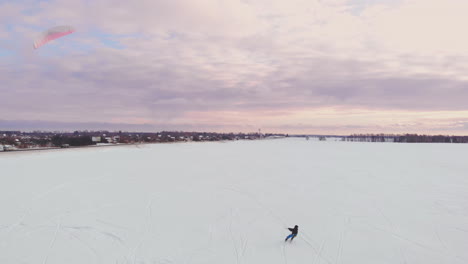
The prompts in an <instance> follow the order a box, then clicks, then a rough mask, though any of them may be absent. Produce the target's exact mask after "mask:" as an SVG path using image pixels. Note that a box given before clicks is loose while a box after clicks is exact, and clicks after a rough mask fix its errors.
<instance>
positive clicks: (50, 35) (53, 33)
mask: <svg viewBox="0 0 468 264" xmlns="http://www.w3.org/2000/svg"><path fill="white" fill-rule="evenodd" d="M73 32H75V29H74V28H73V27H70V26H58V27H53V28H50V29H48V30H47V31H44V32H43V33H42V34H41V35H40V36H39V37H38V38H37V39H36V40H35V41H34V48H35V49H37V48H39V47H40V46H42V45H44V44H46V43H47V42H49V41H52V40H54V39H57V38H60V37H63V36H65V35H68V34H71V33H73Z"/></svg>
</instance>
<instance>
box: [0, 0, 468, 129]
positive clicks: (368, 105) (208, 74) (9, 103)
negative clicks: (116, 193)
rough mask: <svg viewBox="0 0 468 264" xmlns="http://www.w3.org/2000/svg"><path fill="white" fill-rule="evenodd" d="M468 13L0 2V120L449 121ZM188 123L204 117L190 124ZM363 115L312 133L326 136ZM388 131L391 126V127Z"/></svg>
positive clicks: (298, 5)
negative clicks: (330, 112) (332, 112)
mask: <svg viewBox="0 0 468 264" xmlns="http://www.w3.org/2000/svg"><path fill="white" fill-rule="evenodd" d="M467 5H468V4H466V3H465V2H464V1H461V0H450V1H447V2H441V1H436V0H426V1H421V0H406V1H397V2H391V1H386V2H385V4H373V5H370V4H368V5H362V6H360V8H359V11H356V9H355V7H354V6H353V4H352V2H349V1H344V0H335V1H318V0H317V1H312V0H308V1H302V0H293V1H289V2H286V1H279V0H269V1H266V0H255V1H254V0H245V1H240V0H239V1H237V0H229V1H222V2H220V1H215V0H196V1H188V2H187V1H178V0H177V1H169V2H167V1H137V2H128V1H117V2H116V1H110V0H96V1H78V0H64V1H54V0H51V1H45V2H36V1H25V2H22V1H17V2H15V3H14V4H12V3H8V4H5V3H4V4H0V10H2V11H0V22H2V24H3V25H4V26H3V27H1V28H0V47H3V48H4V49H5V50H7V51H8V52H9V53H8V54H13V55H9V56H4V57H1V58H2V60H1V61H0V70H1V76H0V80H1V82H2V86H1V87H0V93H1V94H2V97H3V98H8V100H4V102H2V104H0V112H1V113H2V117H3V118H5V117H7V118H8V119H17V120H48V121H54V122H69V121H70V120H75V121H76V122H85V123H86V122H96V123H100V122H110V123H130V124H131V123H134V121H136V120H145V122H147V123H148V124H167V125H173V126H177V125H178V124H189V125H195V126H199V125H200V124H202V125H200V126H204V127H209V126H211V127H213V126H214V125H213V124H214V123H218V122H220V119H219V118H220V117H219V116H218V114H219V113H227V112H228V113H237V116H242V117H243V118H245V119H242V118H240V119H239V118H236V117H235V116H236V114H232V115H231V114H229V115H228V116H229V117H230V118H231V119H226V118H223V119H222V123H223V124H224V126H225V127H229V128H233V129H234V128H235V127H236V126H237V127H238V128H239V127H241V126H242V125H243V124H244V123H245V125H247V126H250V125H252V124H257V123H259V122H261V120H264V119H265V118H266V119H268V123H265V124H264V125H265V126H267V125H268V126H271V127H274V126H275V125H276V126H277V127H282V128H284V129H286V128H287V127H288V126H289V128H290V129H292V125H291V124H286V123H285V122H284V120H287V119H288V118H290V119H296V117H295V115H296V116H297V113H299V112H300V113H302V114H301V115H300V116H301V118H302V119H303V121H302V122H301V121H299V120H298V122H296V124H297V123H301V124H302V125H303V129H307V128H309V129H312V128H313V127H311V124H310V123H307V122H312V121H311V120H313V118H309V119H308V117H309V116H314V114H313V113H314V111H317V109H319V110H320V109H328V108H334V109H345V110H342V111H343V112H346V109H348V110H353V109H363V108H364V109H367V110H369V111H374V112H382V113H385V112H388V111H403V112H405V113H410V112H415V111H419V112H430V111H433V112H434V111H447V112H450V113H452V114H455V113H456V112H457V111H458V112H463V111H466V110H467V105H466V100H467V99H468V90H467V89H466V87H467V85H468V83H467V82H468V78H467V77H466V72H467V70H468V56H467V55H468V48H467V47H468V45H466V44H468V38H466V37H464V35H463V34H461V32H462V29H461V27H462V25H464V24H467V23H468V18H467V17H466V16H464V14H463V12H462V10H466V9H467V8H466V7H468V6H467ZM2 14H4V15H5V16H2ZM60 24H67V25H73V26H74V27H76V28H77V29H78V30H77V32H76V33H74V34H73V35H70V36H67V37H65V38H62V39H60V40H57V41H54V42H53V43H49V44H47V45H46V46H44V47H43V48H41V49H40V50H37V51H35V52H32V51H31V50H30V48H28V49H26V48H25V47H30V43H29V42H28V41H29V40H30V39H33V36H34V34H36V33H37V32H40V31H41V30H43V29H45V28H47V27H49V26H55V25H60ZM12 37H14V39H13V40H12ZM15 42H16V43H15ZM12 43H14V44H16V45H12ZM7 44H8V45H7ZM0 56H1V51H0ZM4 58H5V59H4ZM263 112H267V113H278V112H281V113H282V114H281V115H280V116H281V117H278V118H275V116H273V118H270V117H268V115H266V116H265V115H263V114H261V113H263ZM196 113H208V114H204V115H203V116H204V119H203V120H202V119H200V117H199V116H197V115H196ZM249 113H250V114H249ZM304 113H309V114H304ZM255 115H257V116H255ZM376 118H378V115H376V116H372V117H367V119H365V120H364V121H362V123H359V124H358V123H356V124H347V125H346V126H347V127H341V126H340V123H343V122H345V120H342V119H339V118H332V120H333V122H335V124H328V123H326V122H328V121H325V120H320V122H321V123H318V126H320V125H322V126H323V127H324V128H328V129H330V130H332V129H334V127H336V129H337V131H338V130H339V128H340V127H341V129H347V128H351V127H352V126H353V125H355V126H358V127H365V126H369V124H372V123H376V122H379V120H378V119H376ZM400 118H404V115H401V116H400ZM413 118H414V119H413V120H412V122H415V123H417V122H418V120H420V119H421V118H422V117H421V116H413ZM447 118H448V117H447ZM124 121H125V122H124ZM243 122H244V123H243ZM356 122H357V121H356ZM387 122H388V123H387V125H388V126H389V129H390V127H391V124H393V123H394V122H393V123H392V122H391V121H387ZM439 122H442V119H439ZM234 123H235V126H232V125H231V124H234ZM181 126H183V125H181ZM434 126H435V124H434ZM216 127H220V126H216ZM358 127H355V128H356V129H357V128H358Z"/></svg>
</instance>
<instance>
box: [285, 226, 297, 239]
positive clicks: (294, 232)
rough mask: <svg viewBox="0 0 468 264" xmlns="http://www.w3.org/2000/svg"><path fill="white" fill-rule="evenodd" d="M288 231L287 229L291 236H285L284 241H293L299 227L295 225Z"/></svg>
mask: <svg viewBox="0 0 468 264" xmlns="http://www.w3.org/2000/svg"><path fill="white" fill-rule="evenodd" d="M288 229H289V231H291V234H290V235H289V236H287V237H286V239H285V240H284V241H288V239H291V241H293V239H294V238H295V237H296V236H297V232H298V231H299V227H298V226H297V225H295V226H294V228H288Z"/></svg>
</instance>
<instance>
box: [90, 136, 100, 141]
mask: <svg viewBox="0 0 468 264" xmlns="http://www.w3.org/2000/svg"><path fill="white" fill-rule="evenodd" d="M91 140H92V141H93V142H101V137H91Z"/></svg>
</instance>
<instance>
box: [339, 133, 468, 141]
mask: <svg viewBox="0 0 468 264" xmlns="http://www.w3.org/2000/svg"><path fill="white" fill-rule="evenodd" d="M343 140H344V141H358V142H398V143H468V136H444V135H436V136H431V135H418V134H403V135H395V134H353V135H350V136H346V137H344V138H343Z"/></svg>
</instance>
